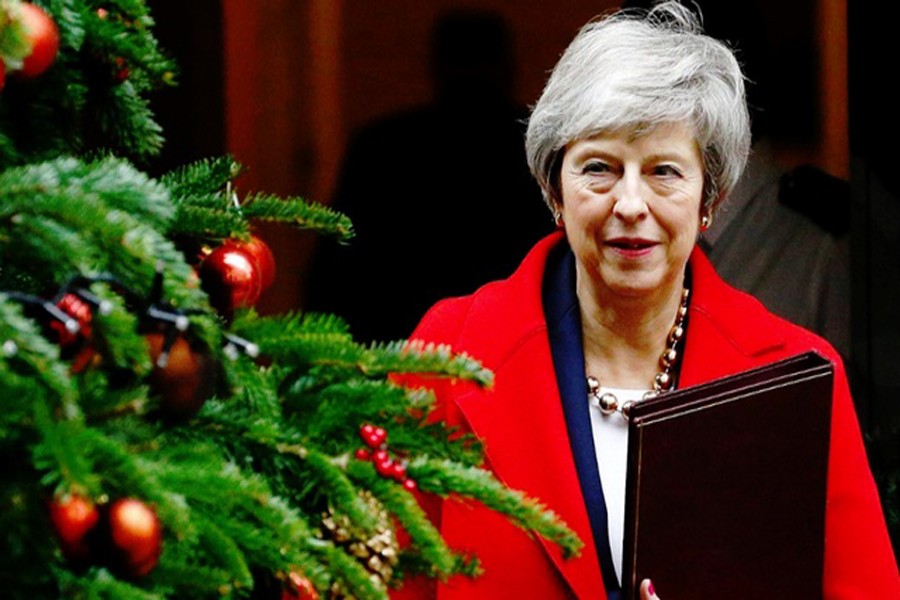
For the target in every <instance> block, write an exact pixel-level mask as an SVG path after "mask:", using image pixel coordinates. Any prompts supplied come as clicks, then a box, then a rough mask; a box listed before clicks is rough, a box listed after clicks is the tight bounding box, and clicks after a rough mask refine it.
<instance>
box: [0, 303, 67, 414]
mask: <svg viewBox="0 0 900 600" xmlns="http://www.w3.org/2000/svg"><path fill="white" fill-rule="evenodd" d="M7 342H10V343H11V344H12V346H8V348H9V349H10V350H12V349H14V350H15V352H14V354H13V355H12V356H4V357H3V358H2V359H0V360H4V362H5V363H6V364H7V365H8V366H7V368H9V369H11V370H14V372H17V373H21V374H22V375H23V376H29V377H34V378H35V381H36V382H39V383H40V385H42V386H44V387H45V388H46V389H47V390H48V391H49V392H50V393H51V394H53V396H54V397H55V398H57V399H58V400H57V401H58V402H59V403H60V407H61V408H62V410H63V414H64V415H65V416H66V417H67V418H76V417H77V416H78V414H79V412H80V411H79V409H78V405H77V404H76V389H75V386H74V383H73V381H72V379H71V377H70V375H69V371H68V368H67V367H66V365H64V364H63V363H61V362H60V361H59V348H58V347H57V346H55V345H53V344H51V343H50V342H48V341H47V340H46V339H45V338H44V337H43V335H41V333H40V331H39V330H38V329H37V326H36V325H35V323H34V322H33V321H31V320H30V319H28V318H26V317H25V316H24V314H23V313H22V309H21V307H20V306H19V305H18V304H15V303H13V302H10V300H9V299H8V297H7V296H6V295H5V294H2V293H0V344H6V343H7ZM0 356H2V355H0Z"/></svg>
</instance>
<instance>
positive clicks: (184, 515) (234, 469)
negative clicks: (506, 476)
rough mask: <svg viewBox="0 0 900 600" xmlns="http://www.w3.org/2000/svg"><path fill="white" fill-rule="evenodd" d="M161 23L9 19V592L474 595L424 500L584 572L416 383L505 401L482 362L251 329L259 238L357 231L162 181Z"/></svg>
mask: <svg viewBox="0 0 900 600" xmlns="http://www.w3.org/2000/svg"><path fill="white" fill-rule="evenodd" d="M152 27H153V21H152V19H151V16H150V14H149V13H148V11H147V7H146V6H145V5H144V3H143V2H142V1H141V0H106V1H103V2H94V1H86V0H46V1H42V2H35V3H25V2H21V1H20V0H0V248H2V253H3V254H2V256H3V262H2V264H0V347H2V351H0V402H2V410H0V461H2V463H3V464H4V465H5V466H6V468H5V469H4V471H3V474H2V476H0V553H2V556H3V557H4V560H3V564H2V565H0V583H2V587H3V594H4V596H6V597H16V598H18V597H21V598H26V597H27V598H39V597H59V596H65V597H76V598H82V597H83V598H101V597H102V598H129V599H130V598H164V597H191V598H202V597H282V598H315V597H325V596H327V597H347V598H349V597H354V598H384V597H386V596H387V594H388V590H389V588H390V587H391V586H395V585H399V584H400V583H401V582H402V578H403V577H404V576H408V575H410V574H413V573H423V574H425V575H427V576H431V577H448V576H450V575H452V574H455V573H465V574H470V575H474V574H476V573H477V570H478V563H477V557H472V556H461V555H458V554H456V553H454V552H453V551H452V550H451V549H450V548H448V547H447V545H446V544H445V543H444V541H443V540H442V538H441V536H440V534H439V532H438V531H437V530H436V529H435V528H434V527H433V525H432V524H431V523H430V522H429V521H428V519H427V518H426V516H425V513H424V511H423V510H422V508H421V507H420V505H419V502H418V498H419V497H420V495H429V494H436V495H440V496H447V495H449V494H454V495H460V496H462V497H469V498H472V499H474V500H476V501H479V502H482V503H484V504H485V505H487V506H489V507H491V508H493V509H495V510H497V511H500V512H502V513H503V514H505V515H507V516H508V517H509V518H510V519H512V520H513V521H514V522H516V523H517V524H519V525H521V526H522V527H524V528H527V529H529V530H532V531H535V532H536V533H537V534H539V535H542V536H544V537H546V538H548V539H550V540H552V541H554V542H556V543H558V544H559V545H560V546H561V547H562V549H563V550H564V552H565V553H567V554H572V553H575V552H577V550H578V547H579V545H580V542H579V540H578V539H577V538H576V537H575V536H574V535H573V534H572V533H571V531H570V530H569V529H567V528H566V527H565V525H564V524H562V523H560V522H559V521H558V520H557V519H556V518H555V517H554V515H552V514H550V513H547V512H546V511H544V510H543V508H542V507H541V505H540V504H538V503H537V502H536V501H533V500H530V499H526V498H524V497H523V496H522V495H521V494H519V493H517V492H515V491H511V490H508V489H506V488H504V487H503V486H502V485H501V484H500V483H499V482H498V481H496V480H495V479H494V478H493V477H492V476H491V475H490V473H489V472H487V471H485V470H483V469H481V468H479V465H481V464H482V453H481V449H480V447H479V444H478V443H477V441H476V440H473V439H471V438H470V437H468V436H464V435H458V434H457V433H455V432H453V431H449V430H448V429H447V428H446V427H445V426H444V425H442V424H441V423H438V422H431V421H429V420H428V417H427V415H428V414H429V411H430V408H431V406H432V405H433V403H434V402H435V399H434V397H433V395H432V394H431V392H429V391H427V390H426V389H415V388H411V387H404V386H403V385H401V383H400V382H401V381H413V380H414V379H415V378H416V377H419V378H421V377H424V376H429V377H430V376H441V377H449V378H453V379H456V380H465V381H466V382H467V383H464V384H463V385H489V384H490V381H491V374H490V373H489V372H487V371H485V370H484V369H483V368H482V367H481V365H480V364H479V363H478V362H477V361H475V360H473V359H472V358H469V357H466V356H458V355H454V354H452V353H451V352H450V351H449V349H448V348H445V347H433V346H430V347H422V346H417V345H415V344H410V343H406V342H402V341H400V342H393V343H386V344H375V345H370V346H362V345H360V344H358V343H356V342H354V340H353V338H352V336H351V334H350V332H349V331H348V329H347V326H346V325H345V324H344V323H343V322H342V321H341V319H340V318H339V317H336V316H332V315H321V314H287V315H280V316H266V317H262V316H260V315H258V314H257V313H256V312H254V310H253V308H252V307H253V304H254V302H255V301H256V299H257V298H258V297H259V294H260V292H261V290H262V289H263V288H264V287H265V286H266V285H268V284H269V283H271V280H272V278H273V277H274V275H275V273H274V270H275V261H274V259H273V258H272V255H271V253H270V252H269V251H268V248H267V247H266V245H265V243H264V242H263V241H262V240H260V239H259V238H257V237H255V236H254V235H253V229H252V227H253V224H254V223H255V222H259V221H274V222H281V223H287V224H291V225H294V226H296V227H298V228H305V229H312V230H316V231H320V232H322V233H323V234H326V235H329V236H332V237H335V238H337V239H338V241H347V240H349V239H350V238H351V237H352V227H351V224H350V223H349V222H348V220H347V219H346V218H345V217H344V216H342V215H340V214H337V213H335V212H333V211H331V210H329V209H327V208H325V207H322V206H319V205H316V204H313V203H308V202H305V201H303V200H302V199H299V198H275V197H272V196H270V195H267V194H265V193H253V194H249V195H245V196H244V197H239V195H238V193H237V191H236V189H235V187H234V185H233V181H234V179H235V177H236V176H237V175H238V173H239V171H240V165H238V164H237V163H236V162H235V161H233V160H231V159H230V158H227V157H223V158H217V159H210V160H207V161H202V162H198V163H195V164H191V165H187V166H184V167H183V168H180V169H177V170H175V171H174V172H171V173H168V174H166V175H165V176H163V177H160V178H157V179H154V178H151V177H150V176H148V175H146V174H145V173H144V172H142V171H141V170H140V168H139V167H138V166H136V165H141V164H144V162H143V161H145V160H146V159H147V158H148V157H150V156H152V155H154V154H155V153H157V152H158V151H159V149H160V147H161V145H162V143H163V137H162V132H161V131H160V128H159V126H158V125H157V124H156V123H155V122H154V120H153V115H152V112H151V111H150V109H149V107H148V102H147V95H148V94H149V93H150V92H152V91H154V90H156V89H159V88H160V87H164V86H167V85H170V84H172V83H173V82H174V80H175V67H174V65H172V64H171V62H170V61H169V60H168V59H167V58H166V56H165V55H164V54H163V53H162V52H161V51H160V49H159V48H158V47H157V44H156V41H155V38H154V37H153V32H152ZM351 243H352V241H351ZM395 374H412V376H411V378H410V376H409V375H405V376H402V377H401V376H395ZM403 377H406V379H404V378H403ZM398 534H401V535H402V537H403V538H404V539H406V538H408V540H409V541H408V542H404V543H403V544H402V547H401V545H400V544H398V541H397V540H398Z"/></svg>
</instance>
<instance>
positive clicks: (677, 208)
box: [560, 123, 704, 296]
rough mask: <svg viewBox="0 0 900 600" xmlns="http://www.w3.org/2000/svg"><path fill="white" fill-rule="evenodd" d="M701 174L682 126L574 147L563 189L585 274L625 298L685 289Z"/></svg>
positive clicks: (571, 240)
mask: <svg viewBox="0 0 900 600" xmlns="http://www.w3.org/2000/svg"><path fill="white" fill-rule="evenodd" d="M703 174H704V173H703V159H702V156H701V153H700V149H699V147H698V146H697V142H696V140H695V139H694V136H693V133H692V132H691V129H690V128H689V127H687V126H685V125H683V124H679V123H675V124H667V125H663V126H660V127H657V128H656V129H654V130H653V131H651V132H650V133H648V134H645V135H642V136H640V137H634V136H633V135H632V134H630V133H629V132H622V133H608V134H601V135H597V136H595V137H592V138H588V139H584V140H579V141H577V142H573V143H572V144H570V145H569V146H568V147H567V148H566V150H565V154H564V156H563V161H562V170H561V172H560V183H561V186H560V187H561V190H562V215H563V220H564V222H565V229H566V236H567V237H568V239H569V244H570V245H571V247H572V250H573V252H574V253H575V257H576V258H577V263H578V269H579V276H580V277H584V276H586V277H588V278H589V280H590V283H591V285H593V286H594V287H595V288H596V290H597V291H598V292H601V293H612V294H615V295H621V296H646V295H652V294H659V293H662V294H666V293H669V292H671V291H672V290H673V289H674V288H675V287H678V288H679V289H680V286H681V285H682V276H683V274H684V267H685V264H686V263H687V260H688V256H689V255H690V253H691V249H692V248H693V246H694V242H695V241H696V239H697V233H698V228H699V222H700V205H701V199H702V196H703Z"/></svg>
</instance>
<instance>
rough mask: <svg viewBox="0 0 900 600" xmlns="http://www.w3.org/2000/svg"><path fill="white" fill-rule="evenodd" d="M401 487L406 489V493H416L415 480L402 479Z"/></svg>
mask: <svg viewBox="0 0 900 600" xmlns="http://www.w3.org/2000/svg"><path fill="white" fill-rule="evenodd" d="M403 487H404V489H406V490H407V491H410V492H414V491H416V488H418V487H419V486H418V485H416V480H415V479H404V480H403Z"/></svg>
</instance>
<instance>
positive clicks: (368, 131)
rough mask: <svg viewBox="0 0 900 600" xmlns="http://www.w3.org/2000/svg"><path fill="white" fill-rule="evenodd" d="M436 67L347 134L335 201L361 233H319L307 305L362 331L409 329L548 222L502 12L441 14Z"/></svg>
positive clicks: (498, 265) (502, 270)
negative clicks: (345, 239) (408, 102)
mask: <svg viewBox="0 0 900 600" xmlns="http://www.w3.org/2000/svg"><path fill="white" fill-rule="evenodd" d="M431 72H432V75H433V78H434V89H435V98H434V100H433V102H432V103H430V104H428V105H426V106H423V107H420V108H417V109H414V110H410V111H408V112H404V113H401V114H397V115H393V116H390V117H387V118H385V119H383V120H380V121H378V122H375V123H373V124H371V125H369V126H367V127H364V128H363V129H362V130H361V131H359V132H358V133H357V134H356V135H355V136H354V137H353V139H352V140H351V141H350V144H349V148H348V150H347V153H346V156H345V159H344V164H343V168H342V172H341V175H340V177H339V182H338V186H337V190H336V194H335V197H334V203H333V206H334V207H335V208H336V209H338V210H340V211H342V212H345V213H346V214H347V215H348V216H350V218H351V219H352V220H353V223H354V226H355V229H356V232H357V237H356V239H354V240H353V241H352V242H351V244H350V245H349V246H347V247H337V246H335V245H334V244H328V243H325V244H322V245H321V246H320V248H321V249H320V251H319V255H318V256H317V259H316V261H315V265H314V268H313V274H312V279H311V285H310V290H309V294H308V297H309V302H308V304H307V307H306V308H307V309H308V310H327V311H329V312H335V313H337V314H340V315H342V316H344V317H345V318H347V320H348V321H349V323H350V325H351V331H352V332H353V334H354V336H355V337H356V338H357V339H359V340H361V341H371V340H393V339H399V338H403V337H406V336H408V335H409V334H410V333H411V332H412V330H413V327H414V326H415V324H416V323H417V321H418V319H419V317H420V316H421V315H422V313H424V312H425V310H426V309H427V308H428V307H429V306H431V305H432V304H434V303H435V302H436V301H438V300H439V299H441V298H445V297H448V296H455V295H460V294H463V293H468V292H470V291H471V290H472V289H474V288H475V287H477V285H480V284H482V283H484V282H486V281H491V280H493V279H498V278H500V277H505V276H507V275H508V274H509V273H510V272H512V270H513V268H514V267H515V266H516V265H517V264H518V261H519V259H520V258H521V256H522V255H523V254H524V253H525V251H526V250H527V249H528V248H530V247H531V245H532V244H533V243H534V242H535V241H536V240H538V239H540V237H542V236H543V235H544V234H546V233H548V232H549V231H551V230H552V222H551V219H550V217H549V216H548V215H547V212H546V211H545V210H544V209H543V208H542V206H541V202H540V198H541V194H540V190H539V188H538V186H537V184H536V183H535V182H534V181H533V180H532V178H531V175H530V174H529V172H528V167H527V164H526V161H525V150H524V131H525V125H524V120H525V118H526V117H527V111H526V110H525V109H524V108H523V107H521V106H519V105H517V103H516V102H515V100H514V98H513V88H514V75H515V60H514V56H513V49H512V40H511V35H510V32H509V30H508V28H507V26H506V23H505V22H504V21H503V20H502V18H501V17H499V16H498V15H495V14H493V13H487V12H482V11H472V10H457V11H453V12H450V13H447V14H445V15H444V16H443V17H441V18H440V19H439V20H438V21H437V23H436V25H435V29H434V32H433V36H432V49H431Z"/></svg>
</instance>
